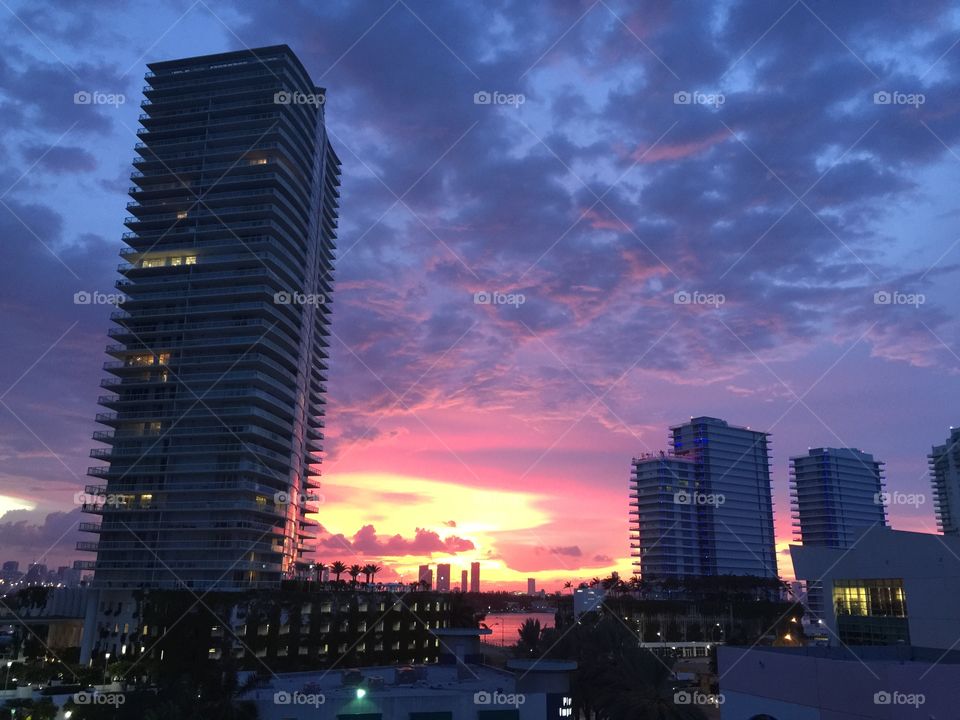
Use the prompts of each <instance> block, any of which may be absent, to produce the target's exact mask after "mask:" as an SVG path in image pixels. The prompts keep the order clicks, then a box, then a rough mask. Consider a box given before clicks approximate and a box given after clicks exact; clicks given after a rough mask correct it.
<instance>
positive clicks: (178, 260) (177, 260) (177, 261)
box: [170, 257, 183, 266]
mask: <svg viewBox="0 0 960 720" xmlns="http://www.w3.org/2000/svg"><path fill="white" fill-rule="evenodd" d="M170 264H171V265H174V266H176V265H183V258H178V257H175V258H170Z"/></svg>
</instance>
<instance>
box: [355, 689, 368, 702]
mask: <svg viewBox="0 0 960 720" xmlns="http://www.w3.org/2000/svg"><path fill="white" fill-rule="evenodd" d="M366 696H367V691H366V690H364V689H363V688H357V700H363V699H364V698H365V697H366Z"/></svg>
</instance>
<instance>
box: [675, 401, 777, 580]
mask: <svg viewBox="0 0 960 720" xmlns="http://www.w3.org/2000/svg"><path fill="white" fill-rule="evenodd" d="M670 431H671V434H672V446H673V451H674V453H675V454H676V455H677V456H679V457H688V458H690V459H692V460H693V463H694V488H693V489H694V491H695V492H694V493H693V494H692V495H691V497H690V500H691V502H692V504H693V505H694V507H695V509H696V513H697V529H698V535H699V537H698V544H699V547H700V568H701V569H700V572H701V574H703V575H753V576H757V577H769V578H775V577H777V559H776V542H775V540H774V534H773V499H772V496H771V488H770V441H769V434H768V433H765V432H759V431H757V430H751V429H749V428H745V427H737V426H734V425H728V424H727V423H726V422H725V421H724V420H719V419H717V418H711V417H697V418H691V419H690V422H687V423H683V424H682V425H676V426H674V427H671V428H670Z"/></svg>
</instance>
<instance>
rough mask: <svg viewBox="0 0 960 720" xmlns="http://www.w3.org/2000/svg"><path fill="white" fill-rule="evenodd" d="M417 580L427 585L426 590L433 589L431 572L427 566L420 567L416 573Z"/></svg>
mask: <svg viewBox="0 0 960 720" xmlns="http://www.w3.org/2000/svg"><path fill="white" fill-rule="evenodd" d="M417 580H419V581H420V582H421V583H424V582H425V583H426V584H427V589H428V590H431V589H433V570H431V569H430V566H429V565H421V566H420V567H419V568H418V571H417Z"/></svg>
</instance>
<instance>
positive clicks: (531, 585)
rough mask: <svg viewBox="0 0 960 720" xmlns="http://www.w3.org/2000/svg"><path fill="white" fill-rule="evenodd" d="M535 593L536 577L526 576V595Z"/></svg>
mask: <svg viewBox="0 0 960 720" xmlns="http://www.w3.org/2000/svg"><path fill="white" fill-rule="evenodd" d="M536 594H537V579H536V578H527V595H536Z"/></svg>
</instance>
